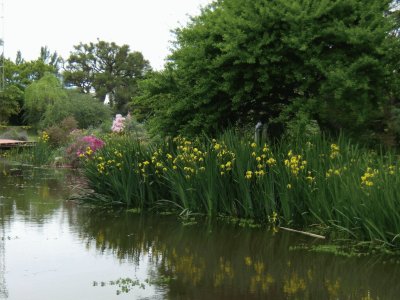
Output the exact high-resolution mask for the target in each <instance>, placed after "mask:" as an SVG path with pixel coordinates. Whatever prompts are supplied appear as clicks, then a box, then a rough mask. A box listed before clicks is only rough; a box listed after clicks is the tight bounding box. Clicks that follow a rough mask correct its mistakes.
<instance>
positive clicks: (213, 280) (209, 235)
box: [72, 210, 400, 299]
mask: <svg viewBox="0 0 400 300" xmlns="http://www.w3.org/2000/svg"><path fill="white" fill-rule="evenodd" d="M74 224H75V225H74ZM72 225H73V226H76V230H77V231H78V232H79V234H80V238H82V239H83V240H84V241H85V242H86V243H87V245H88V246H91V245H92V246H93V245H95V246H96V248H97V249H98V250H99V251H101V252H112V253H114V254H115V255H116V256H117V257H118V258H120V259H121V260H130V261H133V262H136V263H137V264H139V262H140V259H141V258H143V257H147V258H148V260H149V262H150V264H151V266H152V267H153V270H152V271H150V274H149V277H150V281H153V282H157V283H158V284H162V285H166V284H167V283H168V289H167V290H168V297H169V298H170V299H207V298H208V299H260V298H261V299H266V298H268V299H310V298H312V299H337V298H346V299H347V298H349V295H350V298H351V299H353V298H355V299H361V298H362V297H366V296H367V295H370V297H371V298H373V299H376V298H377V297H379V298H380V299H391V298H393V299H396V298H395V295H398V294H399V293H400V287H399V286H398V285H397V278H398V276H399V275H400V271H398V270H396V268H395V267H393V265H392V266H385V265H383V264H382V263H376V264H375V263H373V262H371V260H370V259H367V258H344V257H337V256H334V255H327V254H318V253H312V252H307V251H290V250H289V248H290V246H294V245H296V244H298V243H299V242H304V241H311V240H310V239H309V238H308V237H307V238H303V237H298V236H293V235H291V234H286V233H278V234H275V235H272V234H271V233H267V232H266V231H265V230H261V229H260V230H247V229H241V228H239V229H238V228H234V227H232V226H229V225H226V224H218V225H214V226H208V225H207V224H204V225H196V226H190V227H185V226H182V225H180V224H179V223H178V222H177V221H176V220H175V218H172V219H171V218H169V217H162V216H145V217H140V216H136V215H132V214H129V213H110V212H106V211H99V210H77V211H76V215H74V218H73V224H72ZM304 239H305V240H304ZM166 279H168V280H166Z"/></svg>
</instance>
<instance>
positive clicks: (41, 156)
mask: <svg viewBox="0 0 400 300" xmlns="http://www.w3.org/2000/svg"><path fill="white" fill-rule="evenodd" d="M48 140H49V136H48V134H47V133H46V132H45V131H43V132H42V134H41V136H39V137H38V138H37V141H36V143H35V144H34V145H33V146H29V147H17V148H13V149H10V150H8V151H7V153H6V154H5V155H4V156H5V157H7V158H8V159H10V160H15V161H18V162H20V163H25V164H30V165H34V166H43V165H47V164H50V163H52V162H53V161H54V158H55V155H56V151H55V149H54V148H53V147H52V146H51V145H50V144H49V142H48Z"/></svg>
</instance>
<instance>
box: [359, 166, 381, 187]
mask: <svg viewBox="0 0 400 300" xmlns="http://www.w3.org/2000/svg"><path fill="white" fill-rule="evenodd" d="M378 174H379V171H378V170H377V169H372V168H370V167H368V168H367V170H366V171H365V173H364V175H363V176H361V186H363V187H371V186H373V185H374V182H373V179H374V178H375V177H376V176H377V175H378Z"/></svg>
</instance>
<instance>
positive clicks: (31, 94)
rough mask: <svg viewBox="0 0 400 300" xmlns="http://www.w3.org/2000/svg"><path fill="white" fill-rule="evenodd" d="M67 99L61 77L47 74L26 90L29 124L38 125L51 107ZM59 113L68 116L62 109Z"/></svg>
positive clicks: (26, 113) (57, 105)
mask: <svg viewBox="0 0 400 300" xmlns="http://www.w3.org/2000/svg"><path fill="white" fill-rule="evenodd" d="M67 99H68V96H67V93H66V91H65V90H64V89H63V87H62V85H61V83H60V81H59V79H58V78H57V77H56V76H54V75H53V74H51V73H47V74H45V75H44V76H43V77H42V78H41V79H39V80H37V81H35V82H33V83H31V84H30V85H29V86H28V87H27V88H26V90H25V102H24V110H25V118H26V120H27V122H28V124H30V125H33V126H35V127H38V126H39V124H40V122H41V121H43V118H44V116H45V113H46V112H47V111H48V110H49V109H51V108H52V107H59V106H60V104H61V103H63V102H66V101H67ZM57 114H61V116H62V117H66V116H67V115H65V112H64V111H62V110H58V111H57ZM46 125H48V124H46Z"/></svg>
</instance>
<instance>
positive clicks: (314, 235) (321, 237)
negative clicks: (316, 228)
mask: <svg viewBox="0 0 400 300" xmlns="http://www.w3.org/2000/svg"><path fill="white" fill-rule="evenodd" d="M279 228H280V229H283V230H286V231H290V232H296V233H300V234H304V235H308V236H311V237H315V238H318V239H323V240H324V239H325V237H324V236H323V235H319V234H314V233H310V232H305V231H300V230H296V229H291V228H287V227H279Z"/></svg>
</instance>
